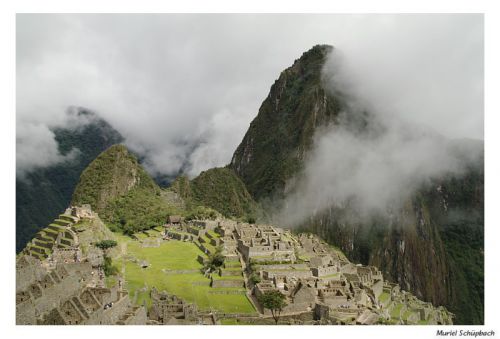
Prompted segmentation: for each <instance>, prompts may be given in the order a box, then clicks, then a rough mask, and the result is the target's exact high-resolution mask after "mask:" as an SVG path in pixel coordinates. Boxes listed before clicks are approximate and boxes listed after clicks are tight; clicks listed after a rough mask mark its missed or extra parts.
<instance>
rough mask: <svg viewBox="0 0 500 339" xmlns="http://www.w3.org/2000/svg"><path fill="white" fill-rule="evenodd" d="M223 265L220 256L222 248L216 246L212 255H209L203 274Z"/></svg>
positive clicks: (221, 255)
mask: <svg viewBox="0 0 500 339" xmlns="http://www.w3.org/2000/svg"><path fill="white" fill-rule="evenodd" d="M222 265H224V255H223V254H222V247H221V246H218V247H217V248H216V250H215V252H214V253H210V255H209V256H208V261H207V263H206V264H205V267H204V268H203V270H204V271H205V272H214V271H216V270H217V269H218V268H220V267H221V266H222Z"/></svg>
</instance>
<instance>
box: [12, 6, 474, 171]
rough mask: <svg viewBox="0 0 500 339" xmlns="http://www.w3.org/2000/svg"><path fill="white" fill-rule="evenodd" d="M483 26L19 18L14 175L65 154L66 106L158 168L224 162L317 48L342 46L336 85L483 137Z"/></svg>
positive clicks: (331, 19)
mask: <svg viewBox="0 0 500 339" xmlns="http://www.w3.org/2000/svg"><path fill="white" fill-rule="evenodd" d="M482 25H483V21H482V16H480V15H174V14H172V15H65V14H59V15H48V14H44V15H42V14H37V15H31V14H20V15H18V16H17V168H18V173H20V171H21V172H22V171H27V170H32V169H33V168H36V167H37V166H38V167H40V166H46V165H49V164H53V163H57V162H58V161H62V160H63V159H62V158H61V156H60V155H59V154H58V153H57V149H56V144H55V142H54V140H53V135H52V133H51V132H50V131H49V127H51V126H61V125H65V124H66V119H65V117H64V112H65V110H66V108H67V107H69V106H82V107H87V108H89V109H92V110H94V111H96V112H97V113H98V114H100V115H101V116H102V117H103V118H104V119H106V120H107V121H109V122H110V123H111V124H112V125H113V126H114V127H115V128H117V129H118V130H119V131H120V133H122V134H123V135H124V136H125V137H126V143H127V145H128V146H129V147H131V148H132V149H134V150H136V151H138V152H140V153H142V154H144V155H145V156H146V164H147V167H148V169H149V170H150V171H151V172H152V173H153V174H154V173H161V174H169V173H176V172H177V171H178V170H179V169H180V168H185V169H186V170H187V172H188V173H189V174H190V175H196V174H197V173H199V172H200V171H201V170H204V169H207V168H210V167H213V166H220V165H224V164H226V163H228V162H229V161H230V158H231V155H232V152H233V151H234V149H235V148H236V146H237V145H238V143H239V142H240V140H241V139H242V137H243V135H244V133H245V131H246V129H247V128H248V125H249V123H250V121H251V120H252V119H253V117H254V116H255V115H256V113H257V111H258V108H259V106H260V103H261V102H262V100H263V99H264V98H265V97H266V96H267V94H268V91H269V87H270V85H271V84H272V83H273V81H274V79H275V78H277V77H278V75H279V73H280V72H281V70H283V69H284V68H286V67H288V66H289V65H291V64H292V62H293V60H294V59H296V58H298V57H299V56H300V55H301V54H302V52H303V51H305V50H307V49H309V48H310V47H312V46H313V45H315V44H318V43H327V44H332V45H334V46H336V47H337V49H338V50H339V51H342V53H343V55H344V64H343V65H342V67H343V69H344V70H345V72H344V73H339V78H337V80H336V81H342V82H343V84H344V85H345V86H347V85H349V86H352V87H354V88H355V90H354V91H353V93H354V94H356V95H358V94H359V97H362V98H365V99H366V101H367V102H369V103H370V105H372V106H375V107H378V108H377V111H383V112H386V113H387V114H404V116H405V119H406V118H408V119H410V120H413V121H416V122H418V123H422V124H427V125H430V126H432V127H433V128H434V129H435V130H436V131H438V132H439V133H442V134H444V135H447V136H464V137H475V138H481V137H482V135H483V126H482V122H483V115H482V91H483V88H482V76H483V74H482V72H483V69H482V55H483V54H482V53H483V51H482V44H483V42H482ZM340 74H343V75H344V76H345V78H344V79H341V78H340ZM353 84H355V85H353ZM360 84H362V85H363V86H360ZM379 108H380V109H379ZM382 108H383V109H382ZM384 114H385V113H384Z"/></svg>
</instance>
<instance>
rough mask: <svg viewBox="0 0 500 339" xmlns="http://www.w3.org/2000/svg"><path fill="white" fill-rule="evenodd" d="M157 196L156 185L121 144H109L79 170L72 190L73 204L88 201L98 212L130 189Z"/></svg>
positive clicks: (158, 190)
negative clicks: (77, 180) (75, 184)
mask: <svg viewBox="0 0 500 339" xmlns="http://www.w3.org/2000/svg"><path fill="white" fill-rule="evenodd" d="M132 189H134V190H143V191H144V192H145V193H148V194H150V195H155V194H157V195H159V194H160V188H159V187H158V186H157V185H156V184H155V182H154V181H153V179H151V177H150V176H149V175H148V174H147V173H146V171H145V170H144V169H143V168H142V166H140V165H139V163H138V162H137V159H136V158H135V156H134V155H133V154H131V153H130V152H129V151H128V150H127V148H126V147H125V146H123V145H113V146H111V147H110V148H108V149H107V150H106V151H104V152H102V153H101V154H99V156H98V157H97V158H96V159H95V160H94V161H92V162H91V163H90V165H89V166H87V168H86V169H85V170H84V171H83V172H82V175H81V176H80V181H79V182H78V185H77V187H76V189H75V192H74V193H73V199H72V200H71V203H72V204H73V205H82V204H90V205H91V207H92V209H93V210H94V211H96V212H98V213H101V212H104V210H105V209H106V207H107V206H108V204H109V203H110V202H111V201H113V200H114V199H116V198H119V197H122V196H124V195H125V194H127V193H128V192H129V191H130V190H132Z"/></svg>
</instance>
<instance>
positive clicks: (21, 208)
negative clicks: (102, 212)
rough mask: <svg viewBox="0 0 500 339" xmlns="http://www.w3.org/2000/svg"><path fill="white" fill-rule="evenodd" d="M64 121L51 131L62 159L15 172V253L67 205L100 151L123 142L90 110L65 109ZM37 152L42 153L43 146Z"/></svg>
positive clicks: (115, 132) (112, 129)
mask: <svg viewBox="0 0 500 339" xmlns="http://www.w3.org/2000/svg"><path fill="white" fill-rule="evenodd" d="M66 121H67V123H66V124H65V127H56V128H53V129H52V131H50V133H53V135H54V142H55V144H56V145H57V151H58V153H57V154H59V156H60V157H61V158H62V159H64V160H61V161H57V162H56V163H54V164H51V165H49V166H46V167H42V168H37V169H34V170H30V171H28V172H25V171H23V170H21V173H22V174H21V175H20V172H19V171H18V177H17V179H16V251H17V252H19V251H20V250H22V249H23V248H24V246H25V245H26V243H27V242H28V241H29V240H30V239H31V238H32V237H33V235H34V234H35V233H36V232H37V231H38V230H40V229H41V228H43V227H45V226H47V224H48V223H50V222H51V221H52V220H53V219H54V218H55V217H56V216H57V215H58V214H59V213H61V212H63V211H64V210H65V209H66V207H68V205H69V202H70V201H71V196H72V194H73V190H74V189H75V187H76V184H77V182H78V179H79V177H80V174H81V172H82V171H83V169H84V168H85V167H86V166H87V165H88V164H89V163H90V162H91V161H92V160H94V158H95V157H97V155H98V154H99V153H101V152H102V151H103V150H105V149H106V148H108V147H109V146H111V145H113V144H116V143H119V142H122V141H123V137H122V136H121V134H120V133H119V132H118V131H116V130H115V129H114V128H113V127H112V126H111V125H110V124H108V123H107V122H106V121H104V120H102V119H100V118H99V117H98V116H97V115H95V114H94V113H92V112H91V111H89V110H86V109H82V108H72V109H70V110H68V111H67V114H66ZM39 151H40V154H41V155H43V152H44V148H43V147H42V148H41V149H40V150H39ZM68 155H70V156H68ZM18 159H19V155H18ZM20 168H22V167H20Z"/></svg>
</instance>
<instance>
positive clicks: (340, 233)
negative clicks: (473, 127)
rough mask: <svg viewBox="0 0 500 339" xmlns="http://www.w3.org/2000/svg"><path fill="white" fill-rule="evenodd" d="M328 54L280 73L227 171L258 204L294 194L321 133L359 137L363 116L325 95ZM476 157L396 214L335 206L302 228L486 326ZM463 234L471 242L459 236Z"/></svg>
mask: <svg viewBox="0 0 500 339" xmlns="http://www.w3.org/2000/svg"><path fill="white" fill-rule="evenodd" d="M331 50H332V47H330V46H324V45H318V46H314V47H313V48H312V49H311V50H309V51H307V52H305V53H304V54H303V55H302V57H301V58H300V59H298V60H296V61H295V62H294V64H293V65H292V66H291V67H289V68H287V69H286V70H285V71H283V72H282V73H281V74H280V77H279V79H278V80H276V82H275V83H274V84H273V85H272V87H271V90H270V93H269V95H268V97H267V98H266V99H265V100H264V102H263V103H262V105H261V107H260V109H259V113H258V115H257V116H256V118H255V119H254V120H253V121H252V123H251V124H250V127H249V129H248V131H247V133H246V134H245V136H244V138H243V140H242V142H241V144H240V145H239V146H238V148H237V149H236V151H235V153H234V155H233V158H232V160H231V163H230V165H229V166H230V167H231V168H233V169H234V171H235V172H236V173H237V174H238V175H239V176H240V178H241V179H242V181H243V182H244V183H245V184H246V186H247V188H248V190H249V192H250V193H251V194H252V196H253V197H254V198H255V200H257V201H258V202H260V203H262V205H263V206H271V208H273V207H275V206H276V205H278V206H279V202H280V201H281V202H282V201H283V198H285V197H287V195H288V194H289V193H291V192H292V191H293V190H294V189H295V188H296V185H295V182H296V181H297V180H300V174H301V171H302V170H303V169H304V165H305V162H306V161H307V154H308V151H310V150H311V147H312V144H313V137H314V134H315V133H316V132H317V131H319V130H321V129H322V128H324V127H325V126H328V125H330V124H334V125H339V124H349V125H352V126H353V127H354V128H355V129H354V131H356V132H358V133H363V131H364V129H365V128H366V126H367V124H368V121H369V120H370V119H369V117H370V114H369V113H368V112H356V115H354V114H350V115H349V114H347V115H345V114H342V112H343V111H344V110H346V111H348V109H346V108H348V107H347V105H346V103H345V102H344V101H345V100H344V98H342V97H341V96H340V95H338V94H335V95H333V94H331V92H330V91H328V90H326V89H325V85H324V83H323V78H322V68H323V65H324V63H325V60H326V58H327V56H328V53H330V52H331ZM345 118H347V121H346V120H345ZM350 127H351V126H349V128H350ZM351 129H352V128H351ZM477 144H480V145H479V147H478V145H477ZM452 146H456V147H457V149H458V150H464V151H463V156H464V157H467V156H468V154H469V153H471V154H482V143H481V142H473V141H462V142H461V143H460V145H459V144H458V142H455V143H453V142H452ZM481 159H482V157H481ZM469 160H470V159H469ZM476 161H477V163H476V166H473V165H474V163H473V162H471V164H472V165H471V166H469V167H468V168H467V171H466V172H465V173H463V174H462V175H461V176H457V175H445V176H444V177H443V178H441V179H439V180H436V181H434V182H433V183H431V184H429V185H427V186H424V187H421V188H420V189H419V190H418V191H417V192H415V194H413V196H411V197H410V198H408V199H407V201H405V202H404V204H403V205H402V206H403V207H402V208H400V209H398V210H396V211H393V212H392V213H389V214H381V215H380V216H378V217H373V218H371V220H368V221H367V220H361V219H360V218H358V213H357V211H356V210H355V209H352V208H349V206H348V207H347V208H338V207H333V206H332V207H331V208H327V209H325V210H322V211H311V212H310V218H309V219H308V220H306V221H305V222H304V223H303V225H302V229H303V230H312V231H314V232H315V233H317V234H318V235H320V236H322V237H324V238H325V239H327V240H328V241H329V242H330V243H332V244H334V245H337V246H339V247H341V249H342V250H343V251H344V252H345V253H346V254H347V255H348V257H349V258H350V259H351V260H354V261H360V262H361V263H363V264H374V265H376V266H378V267H380V268H381V269H382V270H383V272H384V273H385V274H387V276H388V277H389V278H390V279H391V280H393V281H397V282H399V283H401V285H402V286H403V287H404V288H406V289H408V290H410V291H412V292H413V293H415V294H416V295H417V296H419V297H421V298H423V299H424V300H428V301H432V302H433V303H435V304H438V305H439V304H440V305H445V306H447V307H448V308H449V309H450V310H451V311H452V312H454V313H456V314H457V321H456V322H457V323H468V324H471V323H472V324H478V323H483V321H484V315H483V302H484V301H483V299H484V295H483V288H482V284H483V266H482V263H483V254H482V250H483V246H482V239H483V238H484V235H483V234H484V230H483V229H484V217H483V205H484V201H483V196H482V192H483V187H484V179H483V167H482V166H483V165H482V160H476ZM276 201H278V203H276ZM471 215H473V216H474V218H472V219H473V220H471V218H470V216H471ZM469 230H473V233H474V234H475V235H474V236H473V238H474V242H473V245H470V243H469V242H468V241H466V240H465V239H467V238H468V237H469V234H470V231H469ZM461 253H462V254H463V253H467V254H468V255H467V257H465V256H463V255H461ZM470 258H473V259H470ZM459 291H462V292H459Z"/></svg>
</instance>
